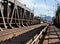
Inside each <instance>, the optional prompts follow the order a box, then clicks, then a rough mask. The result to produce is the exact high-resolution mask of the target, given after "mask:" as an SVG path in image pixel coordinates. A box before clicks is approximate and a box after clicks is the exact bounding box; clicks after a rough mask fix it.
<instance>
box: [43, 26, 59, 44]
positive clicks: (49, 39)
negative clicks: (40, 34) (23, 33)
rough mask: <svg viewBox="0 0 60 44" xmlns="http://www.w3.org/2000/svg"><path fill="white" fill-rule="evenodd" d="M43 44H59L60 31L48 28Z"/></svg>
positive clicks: (53, 27) (51, 27) (52, 27)
mask: <svg viewBox="0 0 60 44" xmlns="http://www.w3.org/2000/svg"><path fill="white" fill-rule="evenodd" d="M43 44H60V29H58V28H56V27H55V26H49V28H48V30H47V35H46V36H45V38H44V41H43Z"/></svg>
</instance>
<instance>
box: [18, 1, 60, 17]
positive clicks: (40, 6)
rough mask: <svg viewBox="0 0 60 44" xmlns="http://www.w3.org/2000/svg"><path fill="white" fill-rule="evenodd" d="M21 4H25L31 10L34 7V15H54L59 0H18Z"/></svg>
mask: <svg viewBox="0 0 60 44" xmlns="http://www.w3.org/2000/svg"><path fill="white" fill-rule="evenodd" d="M18 1H20V2H21V3H22V4H26V6H27V7H28V8H30V9H31V10H33V8H34V16H41V15H47V16H51V17H53V16H55V11H56V7H57V6H56V5H57V3H58V2H60V1H59V0H18Z"/></svg>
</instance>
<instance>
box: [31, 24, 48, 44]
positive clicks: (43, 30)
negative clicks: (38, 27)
mask: <svg viewBox="0 0 60 44" xmlns="http://www.w3.org/2000/svg"><path fill="white" fill-rule="evenodd" d="M48 26H49V24H48V25H47V26H46V27H45V28H44V29H42V31H41V32H40V34H39V35H38V36H37V37H36V39H35V40H34V41H33V42H32V43H31V44H34V43H35V42H36V41H37V40H38V39H39V37H40V38H41V35H42V33H43V32H45V30H46V29H47V27H48Z"/></svg>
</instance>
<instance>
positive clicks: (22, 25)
mask: <svg viewBox="0 0 60 44" xmlns="http://www.w3.org/2000/svg"><path fill="white" fill-rule="evenodd" d="M59 34H60V31H59V29H58V28H56V27H55V26H54V25H51V24H49V23H42V24H41V23H40V19H36V18H34V11H33V10H30V9H29V8H28V7H26V5H23V4H21V3H20V2H18V1H17V0H0V44H60V35H59Z"/></svg>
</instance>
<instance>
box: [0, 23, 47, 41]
mask: <svg viewBox="0 0 60 44" xmlns="http://www.w3.org/2000/svg"><path fill="white" fill-rule="evenodd" d="M46 25H47V24H46V23H44V24H38V25H32V26H26V27H22V28H13V29H6V30H5V29H4V31H0V41H4V40H6V39H10V38H12V37H16V36H19V35H21V34H23V33H26V32H29V31H32V30H34V29H36V28H39V27H40V26H46Z"/></svg>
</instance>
